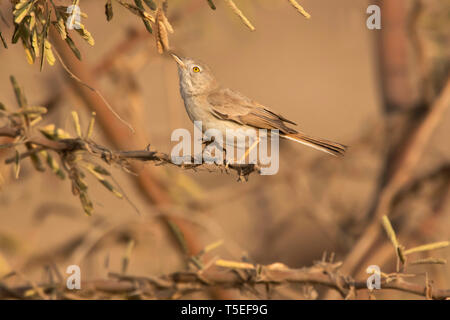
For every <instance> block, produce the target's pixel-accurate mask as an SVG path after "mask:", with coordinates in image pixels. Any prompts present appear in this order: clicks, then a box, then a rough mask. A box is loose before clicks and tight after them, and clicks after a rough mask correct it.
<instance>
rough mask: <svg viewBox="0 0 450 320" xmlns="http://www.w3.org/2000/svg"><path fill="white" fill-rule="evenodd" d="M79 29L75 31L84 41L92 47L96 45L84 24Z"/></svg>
mask: <svg viewBox="0 0 450 320" xmlns="http://www.w3.org/2000/svg"><path fill="white" fill-rule="evenodd" d="M78 27H79V28H75V30H76V31H77V32H78V33H79V34H80V35H81V36H82V37H83V39H84V40H86V42H87V43H89V44H90V45H91V46H93V45H95V40H94V38H93V37H92V35H91V33H90V32H89V31H87V30H86V28H85V27H84V25H83V24H81V23H80V24H79V25H78Z"/></svg>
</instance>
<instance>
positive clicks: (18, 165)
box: [14, 149, 20, 179]
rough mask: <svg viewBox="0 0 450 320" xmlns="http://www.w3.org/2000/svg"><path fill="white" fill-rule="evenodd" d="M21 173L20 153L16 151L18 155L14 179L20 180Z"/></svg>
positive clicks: (16, 156) (15, 160)
mask: <svg viewBox="0 0 450 320" xmlns="http://www.w3.org/2000/svg"><path fill="white" fill-rule="evenodd" d="M19 173H20V154H19V151H17V149H16V155H15V157H14V177H15V178H16V179H19Z"/></svg>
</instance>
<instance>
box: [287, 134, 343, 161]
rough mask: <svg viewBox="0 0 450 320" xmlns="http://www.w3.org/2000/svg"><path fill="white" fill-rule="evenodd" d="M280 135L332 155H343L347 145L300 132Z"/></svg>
mask: <svg viewBox="0 0 450 320" xmlns="http://www.w3.org/2000/svg"><path fill="white" fill-rule="evenodd" d="M281 137H283V138H285V139H288V140H292V141H295V142H298V143H301V144H304V145H306V146H309V147H311V148H314V149H317V150H320V151H323V152H326V153H329V154H332V155H334V156H343V155H344V153H345V151H346V150H347V146H345V145H343V144H340V143H337V142H332V141H328V140H325V139H318V138H312V137H309V136H307V135H304V134H301V133H294V134H284V135H281Z"/></svg>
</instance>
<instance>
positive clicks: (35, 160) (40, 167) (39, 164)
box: [25, 142, 45, 172]
mask: <svg viewBox="0 0 450 320" xmlns="http://www.w3.org/2000/svg"><path fill="white" fill-rule="evenodd" d="M25 146H26V148H27V150H28V151H33V150H34V149H35V146H33V144H31V143H30V142H27V143H25ZM30 159H31V162H32V163H33V166H34V168H35V169H36V170H37V171H40V172H43V171H45V168H44V166H43V165H42V161H41V158H39V154H37V153H32V154H31V155H30Z"/></svg>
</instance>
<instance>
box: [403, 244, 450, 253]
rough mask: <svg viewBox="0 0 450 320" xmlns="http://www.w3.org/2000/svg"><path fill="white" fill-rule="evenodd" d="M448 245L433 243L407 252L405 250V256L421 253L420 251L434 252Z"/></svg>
mask: <svg viewBox="0 0 450 320" xmlns="http://www.w3.org/2000/svg"><path fill="white" fill-rule="evenodd" d="M449 245H450V242H449V241H441V242H433V243H429V244H424V245H422V246H418V247H414V248H411V249H408V250H405V252H404V253H405V255H408V254H411V253H416V252H422V251H430V250H436V249H441V248H446V247H448V246H449Z"/></svg>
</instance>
